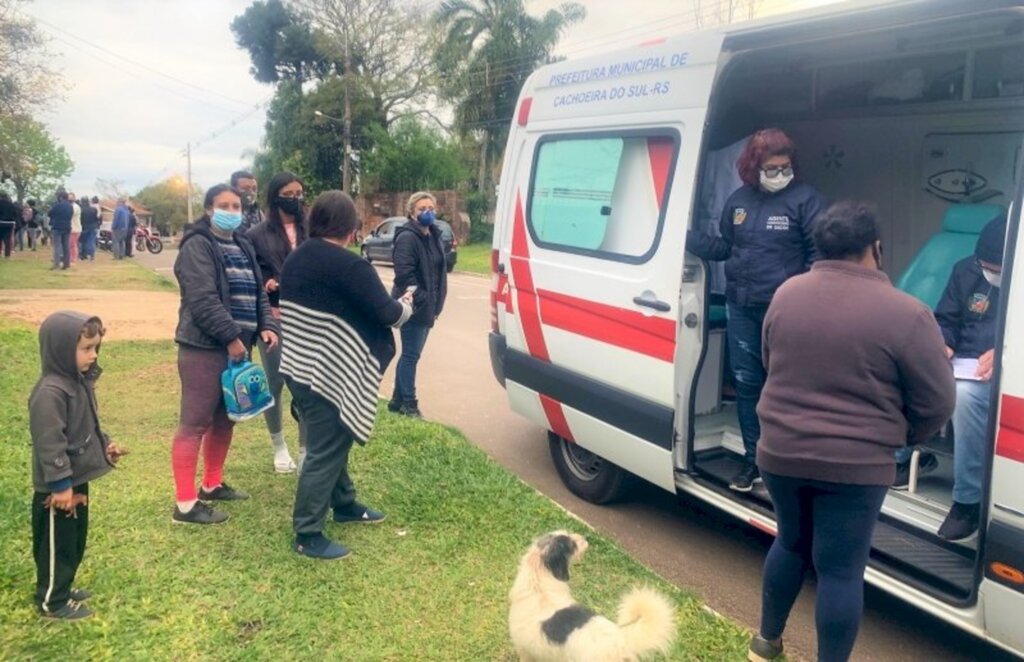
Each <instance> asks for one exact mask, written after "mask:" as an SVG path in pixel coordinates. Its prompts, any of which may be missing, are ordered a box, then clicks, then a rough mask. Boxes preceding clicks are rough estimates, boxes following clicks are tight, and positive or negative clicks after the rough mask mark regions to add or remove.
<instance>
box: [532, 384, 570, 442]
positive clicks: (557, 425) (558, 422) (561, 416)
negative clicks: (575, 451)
mask: <svg viewBox="0 0 1024 662" xmlns="http://www.w3.org/2000/svg"><path fill="white" fill-rule="evenodd" d="M540 404H541V406H542V407H544V415H545V416H547V417H548V423H549V424H550V425H551V431H552V432H554V433H555V434H557V435H558V436H559V437H561V438H562V439H565V440H566V441H576V438H575V437H573V436H572V430H570V429H569V421H567V420H566V419H565V411H564V410H563V409H562V403H561V402H559V401H558V400H552V399H551V398H549V397H548V396H546V395H544V394H540Z"/></svg>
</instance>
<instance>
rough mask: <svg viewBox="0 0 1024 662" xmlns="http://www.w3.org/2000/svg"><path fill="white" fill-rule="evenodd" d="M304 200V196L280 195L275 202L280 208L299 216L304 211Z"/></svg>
mask: <svg viewBox="0 0 1024 662" xmlns="http://www.w3.org/2000/svg"><path fill="white" fill-rule="evenodd" d="M303 202H305V199H304V198H283V197H280V196H278V197H277V198H275V199H274V204H276V205H277V207H278V209H280V210H281V211H283V212H284V213H286V214H288V215H289V216H294V217H295V218H298V217H299V215H300V214H301V213H302V203H303Z"/></svg>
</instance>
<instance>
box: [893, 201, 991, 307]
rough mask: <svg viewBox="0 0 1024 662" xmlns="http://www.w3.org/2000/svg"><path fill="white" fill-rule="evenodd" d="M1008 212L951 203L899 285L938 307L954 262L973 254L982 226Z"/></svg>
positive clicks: (898, 282)
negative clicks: (940, 224)
mask: <svg viewBox="0 0 1024 662" xmlns="http://www.w3.org/2000/svg"><path fill="white" fill-rule="evenodd" d="M1004 213H1006V210H1004V209H1003V208H1002V207H1000V206H999V205H952V206H950V207H949V209H947V210H946V215H945V216H944V217H943V218H942V231H941V232H939V233H938V234H936V235H935V236H933V237H932V238H931V239H929V240H928V241H927V243H925V245H924V246H923V247H922V248H921V250H920V251H918V253H917V256H915V257H914V261H913V262H911V263H910V266H908V267H907V268H906V270H905V271H904V272H903V274H902V275H901V276H900V277H899V280H897V281H896V287H898V288H899V289H901V290H903V291H904V292H906V293H907V294H910V295H911V296H914V297H917V298H918V299H920V300H921V301H923V302H924V303H925V305H926V306H928V307H929V308H931V309H932V310H935V306H936V305H938V303H939V299H941V298H942V292H943V290H945V289H946V283H947V282H948V281H949V275H950V273H952V272H953V265H955V264H956V263H957V262H959V261H960V260H962V259H964V258H965V257H969V256H971V255H973V254H974V247H975V245H976V244H977V243H978V235H979V234H981V230H982V228H984V227H985V225H986V224H987V223H988V222H989V221H991V220H992V219H993V218H995V217H996V216H999V215H1000V214H1004Z"/></svg>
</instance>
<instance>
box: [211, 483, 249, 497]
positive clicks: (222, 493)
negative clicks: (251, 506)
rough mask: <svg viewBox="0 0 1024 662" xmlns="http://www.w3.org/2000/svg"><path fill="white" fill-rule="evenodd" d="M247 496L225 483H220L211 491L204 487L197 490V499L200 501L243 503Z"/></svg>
mask: <svg viewBox="0 0 1024 662" xmlns="http://www.w3.org/2000/svg"><path fill="white" fill-rule="evenodd" d="M248 498H249V495H248V494H247V493H245V492H243V491H242V490H236V489H235V488H233V487H231V486H230V485H228V484H227V483H221V484H220V485H218V486H217V487H215V488H213V489H212V490H208V489H206V488H205V487H200V488H199V499H200V500H201V501H245V500H246V499H248Z"/></svg>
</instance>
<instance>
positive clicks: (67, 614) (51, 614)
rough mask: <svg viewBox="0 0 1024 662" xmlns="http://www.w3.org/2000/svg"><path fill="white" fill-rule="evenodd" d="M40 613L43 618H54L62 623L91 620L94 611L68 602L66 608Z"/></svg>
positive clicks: (72, 601) (41, 611)
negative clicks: (84, 619)
mask: <svg viewBox="0 0 1024 662" xmlns="http://www.w3.org/2000/svg"><path fill="white" fill-rule="evenodd" d="M39 613H40V614H41V615H42V616H43V618H52V619H54V620H60V621H80V620H82V619H83V618H89V617H90V616H92V610H91V609H89V608H88V607H86V606H85V605H83V604H79V603H78V602H75V601H74V600H68V601H67V602H65V603H64V606H63V607H61V608H60V609H57V610H56V611H45V610H42V609H41V610H40V611H39Z"/></svg>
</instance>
